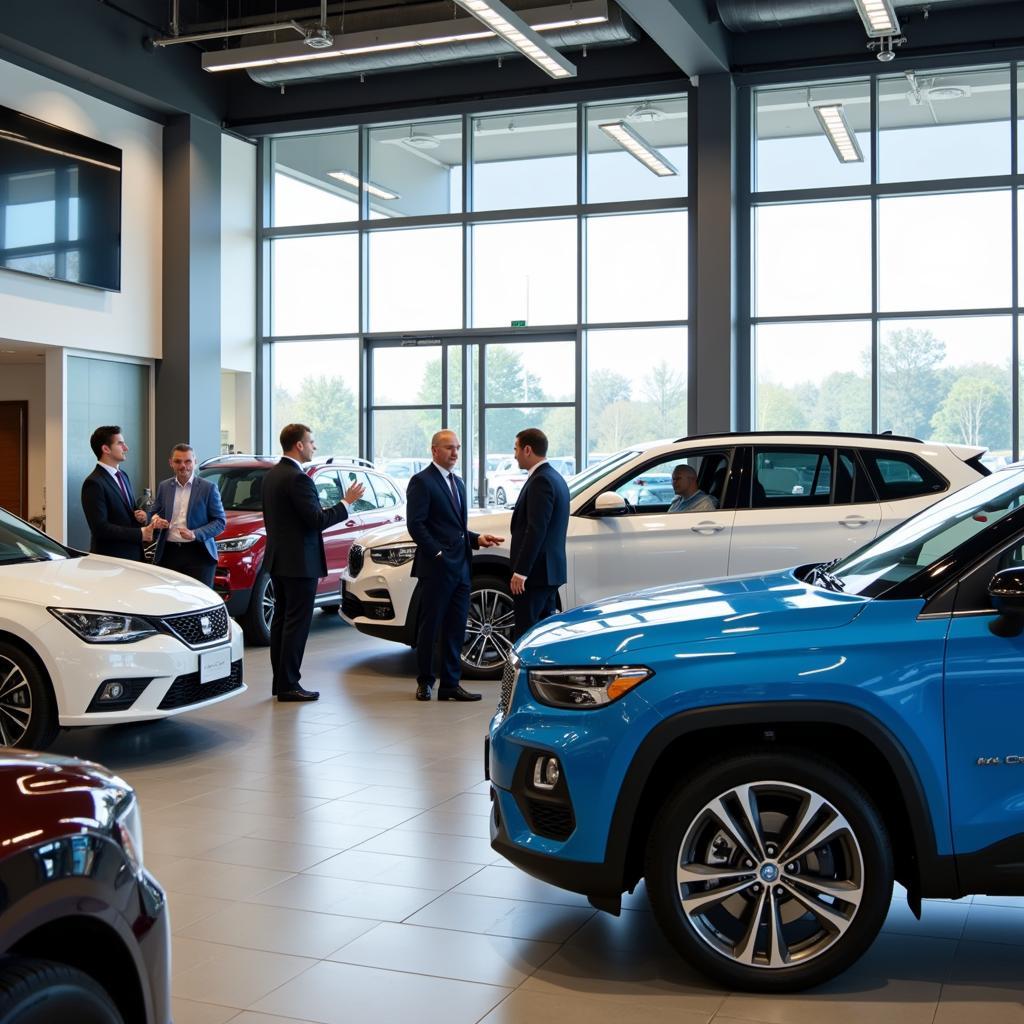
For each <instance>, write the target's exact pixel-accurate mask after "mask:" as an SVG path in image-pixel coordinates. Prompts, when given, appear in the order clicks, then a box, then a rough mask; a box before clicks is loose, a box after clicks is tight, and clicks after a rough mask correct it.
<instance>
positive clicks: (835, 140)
mask: <svg viewBox="0 0 1024 1024" xmlns="http://www.w3.org/2000/svg"><path fill="white" fill-rule="evenodd" d="M814 114H815V116H816V117H817V118H818V121H819V123H820V124H821V127H822V129H823V130H824V132H825V134H826V135H827V136H828V141H829V142H831V143H832V148H833V149H834V150H835V154H836V156H837V157H838V158H839V162H840V163H841V164H855V163H861V162H863V160H864V154H863V153H862V152H861V150H860V145H859V144H858V143H857V136H856V135H854V134H853V130H852V129H851V128H850V123H849V121H847V120H846V112H845V111H844V110H843V105H842V103H816V104H815V106H814Z"/></svg>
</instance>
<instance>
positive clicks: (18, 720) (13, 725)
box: [0, 658, 32, 747]
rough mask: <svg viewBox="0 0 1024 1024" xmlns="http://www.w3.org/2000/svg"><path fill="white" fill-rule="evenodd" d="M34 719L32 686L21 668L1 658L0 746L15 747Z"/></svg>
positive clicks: (7, 659)
mask: <svg viewBox="0 0 1024 1024" xmlns="http://www.w3.org/2000/svg"><path fill="white" fill-rule="evenodd" d="M31 721H32V688H31V687H30V686H29V683H28V679H27V678H26V677H25V673H24V672H22V670H21V668H20V667H19V666H18V665H17V664H16V663H15V662H13V661H11V660H10V659H9V658H0V746H5V747H13V746H15V744H17V743H19V742H20V741H21V739H22V737H24V735H25V733H26V732H28V727H29V723H30V722H31Z"/></svg>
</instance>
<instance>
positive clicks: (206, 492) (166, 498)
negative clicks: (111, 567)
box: [150, 444, 227, 587]
mask: <svg viewBox="0 0 1024 1024" xmlns="http://www.w3.org/2000/svg"><path fill="white" fill-rule="evenodd" d="M170 465H171V469H173V470H174V476H172V477H171V478H170V479H169V480H163V481H161V483H160V486H159V487H157V489H156V501H154V502H153V508H152V509H151V513H152V518H151V520H150V522H151V523H152V524H153V526H155V527H156V528H157V529H158V530H159V531H160V533H159V535H158V537H157V542H156V557H155V558H154V559H153V561H154V562H156V564H157V565H161V566H163V567H164V568H165V569H173V570H174V571H175V572H180V573H182V574H183V575H185V576H191V577H192V579H194V580H198V581H199V582H200V583H205V584H206V586H208V587H212V586H213V574H214V570H215V569H216V568H217V545H216V543H215V541H214V538H215V537H216V536H217V535H218V534H221V533H223V532H224V527H225V526H226V525H227V520H226V519H225V517H224V504H223V502H222V501H221V500H220V491H219V490H217V487H216V486H215V485H214V484H212V483H210V481H209V480H204V479H203V478H202V477H199V476H196V473H195V469H196V454H195V452H194V451H193V450H192V445H190V444H176V445H175V446H174V447H173V448H172V449H171V459H170Z"/></svg>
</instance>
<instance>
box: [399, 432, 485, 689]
mask: <svg viewBox="0 0 1024 1024" xmlns="http://www.w3.org/2000/svg"><path fill="white" fill-rule="evenodd" d="M461 447H462V446H461V445H460V444H459V438H458V435H457V434H456V433H455V432H454V431H452V430H439V431H438V432H437V433H436V434H435V435H434V436H433V438H432V440H431V442H430V451H431V455H432V456H433V462H432V463H431V464H430V465H429V466H427V468H426V469H424V470H421V471H420V472H419V473H417V474H416V475H415V476H413V477H411V478H410V480H409V486H408V488H407V490H406V493H405V500H406V518H407V522H408V526H409V534H410V535H411V537H412V539H413V540H414V541H415V542H416V557H415V558H414V559H413V563H412V574H413V576H415V577H416V578H417V579H418V580H419V587H420V621H419V625H418V627H417V630H416V699H417V700H430V693H431V689H432V687H433V685H434V666H433V660H434V644H435V643H436V642H437V637H438V634H440V637H441V643H440V662H441V663H440V666H439V668H440V673H439V674H440V677H441V682H440V685H439V686H438V688H437V699H438V700H462V701H466V700H479V699H480V694H479V693H469V692H468V691H466V690H464V689H463V688H462V685H461V681H460V680H461V678H462V644H463V641H464V640H465V638H466V620H467V617H468V615H469V584H470V570H469V563H470V559H471V558H472V551H473V549H474V548H490V547H494V545H496V544H500V543H502V541H503V540H504V538H503V537H495V536H493V535H492V534H489V533H484V534H479V533H473V532H472V531H471V530H470V529H469V522H468V512H467V508H466V487H465V485H464V484H463V482H462V481H461V480H460V479H459V478H458V477H457V476H456V475H455V474H454V473H453V472H452V470H453V469H454V468H455V464H456V463H457V462H458V461H459V451H460V449H461Z"/></svg>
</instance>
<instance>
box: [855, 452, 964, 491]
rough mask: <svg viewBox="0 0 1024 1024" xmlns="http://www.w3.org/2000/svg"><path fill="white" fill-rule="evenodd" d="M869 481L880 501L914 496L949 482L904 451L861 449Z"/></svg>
mask: <svg viewBox="0 0 1024 1024" xmlns="http://www.w3.org/2000/svg"><path fill="white" fill-rule="evenodd" d="M861 455H862V456H863V458H864V462H865V464H866V465H867V467H868V472H869V473H870V474H871V480H872V483H874V485H875V490H876V491H877V492H878V496H879V497H880V498H881V499H882V500H883V501H894V500H898V499H899V498H915V497H917V496H918V495H919V494H935V493H937V492H938V491H944V490H945V489H946V488H947V487H948V486H949V484H948V483H947V482H946V481H945V480H943V478H942V477H941V476H939V474H938V473H936V472H935V470H933V469H932V468H931V467H930V466H926V465H925V464H924V463H923V462H922V461H921V460H920V459H917V458H915V457H914V456H913V455H908V454H906V453H904V452H879V451H871V450H865V451H862V452H861Z"/></svg>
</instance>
